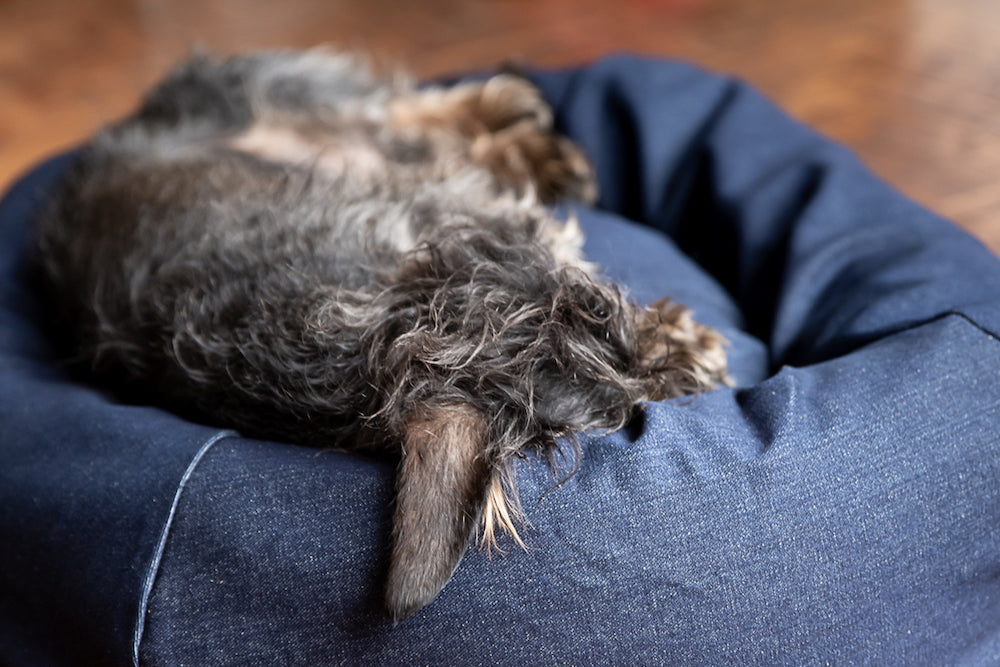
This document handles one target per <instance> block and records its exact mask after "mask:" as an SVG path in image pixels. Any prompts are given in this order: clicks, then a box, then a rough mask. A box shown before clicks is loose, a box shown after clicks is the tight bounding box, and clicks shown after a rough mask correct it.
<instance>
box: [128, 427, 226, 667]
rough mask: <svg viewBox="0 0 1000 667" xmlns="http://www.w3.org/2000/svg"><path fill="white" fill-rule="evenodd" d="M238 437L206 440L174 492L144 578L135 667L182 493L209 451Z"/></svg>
mask: <svg viewBox="0 0 1000 667" xmlns="http://www.w3.org/2000/svg"><path fill="white" fill-rule="evenodd" d="M238 435H239V434H237V433H236V432H235V431H220V432H219V433H216V434H215V435H213V436H212V437H211V438H209V439H208V440H206V441H205V442H204V444H202V446H201V448H200V449H199V450H198V452H197V453H196V454H195V455H194V458H192V459H191V462H190V463H189V464H188V467H187V469H186V470H185V471H184V474H183V475H182V476H181V479H180V482H178V483H177V490H176V491H175V492H174V499H173V502H172V503H171V504H170V512H169V513H168V514H167V519H166V521H164V523H163V528H162V529H161V531H160V539H159V541H158V542H157V543H156V550H155V551H154V552H153V558H152V560H150V562H149V568H148V569H147V570H146V576H145V577H144V578H143V582H142V594H141V596H140V598H139V608H138V610H137V613H136V621H135V632H134V633H133V636H132V664H133V665H134V667H139V644H140V642H141V641H142V634H143V631H144V630H145V628H146V611H147V607H148V605H149V596H150V594H151V593H152V591H153V584H154V583H155V581H156V575H157V574H158V573H159V570H160V561H161V560H162V558H163V551H164V549H165V548H166V545H167V537H168V535H169V533H170V527H171V525H172V524H173V520H174V515H175V514H176V513H177V506H178V504H179V503H180V499H181V493H183V491H184V487H185V486H187V483H188V480H189V479H190V478H191V475H192V474H193V473H194V470H195V468H197V467H198V464H199V463H200V462H201V460H202V458H203V457H204V456H205V454H207V453H208V450H209V449H211V448H212V446H213V445H215V443H217V442H219V441H220V440H224V439H225V438H231V437H235V436H238Z"/></svg>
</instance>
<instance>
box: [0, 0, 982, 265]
mask: <svg viewBox="0 0 1000 667" xmlns="http://www.w3.org/2000/svg"><path fill="white" fill-rule="evenodd" d="M324 43H326V44H332V45H334V46H339V47H344V48H353V49H362V50H366V51H368V52H369V53H371V54H373V55H374V56H375V58H376V60H377V61H378V62H381V63H404V64H405V65H406V66H407V67H408V68H409V69H410V70H411V71H413V72H414V73H416V74H418V75H420V76H433V75H439V74H444V73H448V72H456V71H462V70H467V69H483V68H489V67H491V66H494V65H496V64H498V63H501V62H503V61H507V60H517V61H521V62H525V63H531V64H535V65H540V66H560V65H569V64H575V63H581V62H586V61H590V60H593V59H595V58H598V57H600V56H601V55H604V54H607V53H611V52H621V51H630V52H638V53H645V54H653V55H663V56H670V57H676V58H682V59H685V60H690V61H695V62H697V63H700V64H702V65H704V66H706V67H708V68H711V69H714V70H718V71H722V72H726V73H730V74H734V75H737V76H739V77H741V78H743V79H745V80H748V81H750V82H752V83H753V84H755V85H757V86H758V87H759V88H761V89H762V90H763V91H764V92H766V93H767V94H768V95H770V96H771V97H772V98H774V99H775V100H777V101H778V103H779V104H781V105H782V106H784V107H785V108H786V109H787V110H788V111H789V112H791V113H792V114H793V115H794V116H797V117H798V118H799V119H801V120H803V121H805V122H806V123H808V124H810V125H812V126H813V127H816V128H818V129H819V130H821V131H822V132H824V133H826V134H828V135H830V136H832V137H834V138H836V139H838V140H840V141H841V142H843V143H846V144H848V145H849V146H851V147H852V148H853V149H854V150H855V151H856V152H857V153H859V154H860V155H861V157H862V158H863V159H864V160H865V161H866V162H867V163H868V164H869V165H870V166H871V167H872V168H873V169H874V170H875V171H876V172H878V173H879V174H880V175H882V176H883V177H884V178H885V179H887V180H888V181H889V182H891V183H893V184H894V185H896V186H897V187H898V188H900V189H901V190H903V191H904V192H905V193H907V194H908V195H909V196H911V197H912V198H914V199H916V200H917V201H919V202H921V203H923V204H925V205H927V206H929V207H930V208H932V209H935V210H936V211H938V212H939V213H942V214H944V215H945V216H947V217H949V218H951V219H952V220H954V221H956V222H958V223H959V224H960V225H962V226H963V227H965V228H966V229H968V230H969V231H971V232H972V233H973V234H975V235H977V236H979V237H980V238H981V239H982V240H983V241H985V242H986V243H987V244H988V245H989V246H990V247H991V248H992V249H993V251H994V252H996V253H1000V0H764V1H761V0H466V1H463V0H410V1H408V2H404V1H395V0H281V1H280V2H276V1H266V0H0V187H4V186H6V185H7V184H9V182H10V181H11V180H12V179H13V178H15V177H16V176H17V175H18V173H20V172H21V171H23V170H24V169H26V168H28V167H29V166H30V165H32V164H33V163H35V162H37V161H38V160H39V159H41V158H42V157H44V156H46V155H48V154H50V153H52V152H53V151H57V150H60V149H62V148H65V147H67V146H71V145H73V144H74V143H76V142H78V141H80V140H81V139H83V138H84V137H86V135H87V134H88V133H90V132H91V131H92V130H93V129H95V128H96V127H98V126H99V125H100V124H101V123H102V122H104V121H106V120H107V119H109V118H112V117H115V116H118V115H121V114H123V113H126V112H127V111H128V110H129V109H130V108H131V107H132V106H133V105H134V104H135V102H136V100H137V97H138V95H139V93H140V92H141V91H142V90H143V89H144V88H145V87H147V86H148V85H149V84H150V83H152V82H153V81H154V80H155V79H156V78H157V77H158V76H160V75H161V74H162V73H163V71H164V70H165V69H166V68H167V67H169V65H170V64H171V63H172V62H173V61H174V60H176V59H177V58H179V57H181V56H183V55H185V54H187V53H188V52H189V51H190V50H191V48H192V47H195V46H200V47H203V48H205V49H207V50H210V51H217V52H222V53H227V52H232V51H239V50H247V49H254V48H261V47H288V46H294V47H305V46H312V45H316V44H324Z"/></svg>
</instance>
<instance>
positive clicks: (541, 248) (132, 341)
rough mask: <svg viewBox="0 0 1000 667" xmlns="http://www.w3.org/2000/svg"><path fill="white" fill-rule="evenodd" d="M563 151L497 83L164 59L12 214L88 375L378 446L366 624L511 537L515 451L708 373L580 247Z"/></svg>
mask: <svg viewBox="0 0 1000 667" xmlns="http://www.w3.org/2000/svg"><path fill="white" fill-rule="evenodd" d="M595 196H596V188H595V184H594V179H593V174H592V170H591V167H590V165H589V164H588V162H587V160H586V159H585V157H584V155H583V154H582V152H581V151H580V150H579V149H578V148H577V147H576V146H575V145H574V144H573V143H571V142H570V141H569V140H568V139H566V138H565V137H562V136H560V135H559V134H557V133H556V132H554V130H553V128H552V113H551V111H550V109H549V108H548V107H547V106H546V105H545V103H544V101H543V100H542V99H541V97H540V95H539V93H538V91H537V90H536V89H535V88H534V87H533V86H531V85H530V84H529V83H528V82H527V81H525V80H524V79H522V78H519V77H517V76H514V75H508V74H500V75H497V76H494V77H493V78H490V79H487V80H485V81H478V82H473V83H461V84H457V85H454V86H449V87H424V88H421V87H417V86H415V85H413V83H412V82H411V81H409V80H408V79H405V78H403V77H399V76H395V77H381V76H376V75H373V74H372V73H371V72H370V71H369V68H368V67H366V66H365V65H364V64H363V63H362V62H361V61H359V59H357V58H355V57H353V56H349V55H338V54H332V53H327V52H322V51H310V52H305V53H261V54H251V55H245V56H238V57H232V58H226V59H216V58H211V57H206V56H197V57H194V58H193V59H191V60H189V61H187V62H185V63H183V64H181V65H180V66H178V67H177V68H176V69H175V70H174V71H173V72H172V73H170V74H169V75H168V76H167V77H166V79H165V80H163V81H162V82H161V83H160V84H159V85H157V86H156V87H154V88H153V89H152V90H151V91H150V92H149V93H148V94H147V95H146V97H145V98H144V100H143V102H142V104H141V105H140V107H139V109H138V110H137V111H136V112H135V113H133V114H132V115H131V116H129V117H127V118H125V119H124V120H122V121H120V122H118V123H117V124H114V125H111V126H109V127H108V128H106V129H104V130H102V131H101V132H99V133H98V134H97V135H96V136H95V137H94V138H93V139H92V141H91V142H90V143H89V144H88V145H87V146H86V147H85V148H84V149H83V150H82V152H81V154H80V156H79V159H78V160H77V162H76V164H75V166H74V167H73V168H72V169H71V171H70V173H69V174H68V175H67V177H66V178H65V179H64V181H63V182H62V184H61V186H60V187H59V189H58V191H57V192H56V193H55V196H54V198H53V200H52V202H51V205H50V206H48V208H47V210H46V212H45V214H44V215H43V217H42V220H41V221H40V225H41V226H40V237H39V239H40V241H39V247H40V257H41V260H42V267H43V269H44V274H45V276H46V281H47V286H48V288H49V289H50V291H51V295H50V296H51V299H52V308H53V311H54V312H55V313H58V316H59V318H60V320H61V323H62V327H63V330H64V331H68V332H69V334H70V335H69V337H70V338H71V339H72V340H73V343H74V346H75V348H76V349H75V351H74V355H73V358H74V359H75V360H76V361H77V362H79V363H80V364H82V365H83V366H84V367H85V368H86V370H87V372H88V373H90V374H91V376H92V377H93V378H94V379H95V380H100V381H102V382H104V383H107V384H108V385H109V386H112V387H115V388H117V389H119V390H124V391H127V392H129V394H130V395H132V396H140V397H142V400H148V401H150V402H154V403H156V404H158V405H162V406H165V407H167V408H170V409H173V410H176V411H178V412H181V413H182V414H185V415H191V416H194V417H196V418H199V419H202V420H207V421H210V422H211V423H214V424H218V425H223V426H230V427H233V428H237V429H239V430H241V431H242V432H243V433H244V434H246V435H249V436H256V437H263V438H271V439H279V440H284V441H290V442H295V443H302V444H308V445H314V446H319V447H335V448H340V449H345V450H351V451H358V452H368V453H385V452H392V453H395V454H396V455H398V456H399V461H400V462H399V468H398V478H397V497H396V504H395V510H394V525H393V532H392V540H393V546H392V556H391V561H390V568H389V574H388V580H387V586H386V604H387V609H388V611H389V613H390V614H391V615H392V616H393V617H394V618H396V619H399V618H402V617H404V616H406V615H408V614H411V613H412V612H414V611H416V610H417V609H419V608H421V607H422V606H423V605H425V604H427V603H428V602H430V601H431V600H432V599H433V598H434V596H436V595H437V593H438V592H439V591H440V590H441V588H442V587H443V586H444V585H445V583H446V582H447V581H448V579H449V578H450V576H451V574H452V572H453V571H454V569H455V567H456V566H457V565H458V562H459V560H460V559H461V557H462V555H463V553H464V552H465V549H466V546H467V544H468V542H469V540H470V538H471V537H472V536H473V534H474V533H479V532H480V531H481V535H480V538H481V540H482V541H483V542H484V543H485V544H487V545H489V544H495V540H496V537H497V533H498V531H506V532H508V533H510V535H511V536H512V537H513V539H514V540H516V541H517V542H519V543H520V541H521V538H520V537H519V536H518V533H517V525H518V523H519V521H520V504H519V502H518V499H517V492H516V489H515V488H514V485H513V481H512V479H511V465H512V460H513V459H514V458H515V457H520V456H523V452H524V451H525V450H527V449H529V448H534V449H539V450H542V451H543V452H545V453H548V454H552V453H553V452H555V451H557V450H556V447H557V446H556V440H557V439H558V438H562V437H567V436H569V437H571V436H572V435H573V434H575V433H579V432H581V431H584V430H588V429H617V428H619V427H621V426H622V425H623V424H625V423H626V422H627V421H628V420H629V418H630V417H631V416H632V415H633V414H634V413H635V411H636V410H637V409H639V407H640V406H641V404H642V403H643V402H644V401H655V400H660V399H665V398H670V397H676V396H681V395H685V394H690V393H694V392H698V391H702V390H706V389H709V388H712V387H713V386H715V385H717V384H718V383H724V382H727V381H728V377H727V375H726V361H725V353H724V347H723V345H724V341H723V339H722V338H721V336H719V334H718V333H716V332H715V331H713V330H711V329H709V328H707V327H705V326H702V325H699V324H698V323H696V322H694V321H693V320H692V319H691V317H690V313H689V311H688V310H687V309H686V308H684V307H683V306H680V305H677V304H673V303H671V302H670V301H669V300H666V299H664V300H663V301H660V302H658V303H656V304H654V305H653V306H652V307H640V306H637V305H635V304H634V303H632V302H630V301H629V300H628V299H627V297H626V296H625V295H623V293H622V291H621V290H620V289H619V288H617V287H616V286H614V285H611V284H609V283H608V282H606V281H605V280H603V279H602V278H601V276H600V275H599V273H598V272H597V270H596V268H595V267H594V266H592V265H590V264H588V263H587V262H586V261H585V260H584V259H583V257H582V255H581V245H582V242H583V238H582V235H581V232H580V230H579V227H578V226H577V224H576V223H575V221H574V220H572V219H570V220H569V221H564V220H560V219H557V218H556V217H554V216H553V214H552V213H551V212H550V211H549V210H548V209H547V208H546V207H545V204H547V203H551V202H555V201H557V200H562V199H567V198H569V199H577V200H582V201H584V202H588V201H593V200H594V198H595Z"/></svg>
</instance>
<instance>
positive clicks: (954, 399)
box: [0, 57, 1000, 665]
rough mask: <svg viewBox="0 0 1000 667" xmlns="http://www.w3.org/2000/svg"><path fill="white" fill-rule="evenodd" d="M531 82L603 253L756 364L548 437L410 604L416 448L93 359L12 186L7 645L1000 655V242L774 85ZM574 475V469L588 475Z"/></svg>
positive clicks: (638, 293)
mask: <svg viewBox="0 0 1000 667" xmlns="http://www.w3.org/2000/svg"><path fill="white" fill-rule="evenodd" d="M532 76H533V78H534V80H535V82H536V83H537V85H539V86H540V87H541V89H542V90H543V91H544V93H545V95H546V97H547V98H548V99H549V101H550V102H551V103H552V105H553V107H554V108H555V111H556V116H557V119H558V123H559V125H560V126H561V128H562V129H563V130H564V131H565V132H567V133H568V134H569V135H570V136H571V137H572V138H573V139H575V140H576V141H577V142H578V143H579V144H581V145H582V146H583V147H584V149H585V150H586V152H587V153H588V154H589V155H590V156H591V157H592V159H593V161H594V163H595V164H596V167H597V173H598V179H599V183H600V189H601V198H600V202H599V204H598V206H597V207H596V208H595V209H593V210H576V213H577V215H578V217H579V218H580V221H581V224H582V226H583V227H584V230H585V232H586V234H587V245H586V248H585V251H586V254H587V255H588V258H589V259H591V260H592V261H595V262H598V263H599V264H601V265H602V266H603V267H604V269H605V271H606V272H607V274H608V275H609V276H610V277H612V278H614V279H616V280H618V281H620V282H622V283H624V284H625V285H627V286H628V288H629V290H630V293H631V295H632V297H633V298H634V299H635V300H637V301H640V302H651V301H654V300H656V299H658V298H660V297H661V296H664V295H671V296H673V297H674V298H675V299H676V300H678V301H680V302H682V303H684V304H686V305H688V306H690V307H691V308H693V309H694V311H695V313H696V316H697V318H698V319H699V320H700V321H702V322H704V323H706V324H711V325H714V326H716V327H718V328H720V329H721V330H722V331H723V333H724V334H725V335H726V336H727V338H728V339H729V341H730V343H731V345H730V350H729V352H730V365H731V371H732V374H733V375H734V377H735V378H736V380H737V381H738V385H739V386H738V387H736V388H732V389H720V390H718V391H715V392H711V393H708V394H703V395H701V396H698V397H696V398H693V399H692V398H686V399H680V400H674V401H668V402H664V403H657V404H651V405H649V406H648V407H647V409H646V410H645V412H644V413H643V414H642V416H641V417H640V418H638V419H636V420H635V421H634V422H633V423H632V424H630V425H629V427H628V428H626V429H623V430H622V431H620V432H617V433H615V434H612V435H610V436H600V435H597V434H589V435H584V436H583V438H582V443H583V448H584V452H585V453H584V457H583V459H582V461H581V465H580V467H579V470H578V471H577V472H576V474H575V475H573V476H571V477H568V478H566V477H565V474H561V473H559V472H558V471H557V472H555V473H553V471H551V470H550V469H549V468H548V467H547V465H546V464H545V463H544V462H543V461H541V460H538V459H537V458H532V457H529V458H528V459H527V460H524V461H520V462H519V464H518V470H517V474H518V486H519V489H520V494H521V498H522V501H523V502H524V505H525V510H526V514H527V518H528V520H529V521H530V524H531V525H530V527H529V528H528V529H527V530H526V531H524V537H525V539H526V542H527V544H528V549H527V550H526V551H524V550H521V549H520V548H518V547H517V546H516V545H514V544H513V543H511V542H506V543H504V544H502V546H504V547H505V553H502V554H496V553H494V554H493V555H492V557H490V556H488V555H487V553H486V552H485V551H479V550H477V549H476V548H475V547H471V548H470V550H469V552H468V553H467V554H466V556H465V558H464V560H463V561H462V563H461V565H460V566H459V568H458V571H457V572H456V573H455V576H454V578H453V579H452V581H451V583H449V584H448V586H446V587H445V589H444V591H443V592H442V593H441V594H440V596H439V597H438V598H437V599H436V600H435V601H434V602H433V603H432V604H431V605H429V606H428V607H426V608H425V609H423V610H421V611H420V612H419V613H417V614H415V615H414V616H413V617H410V618H407V619H405V620H404V621H402V622H401V623H399V624H398V625H395V626H394V625H393V624H392V622H391V621H389V620H387V619H386V618H385V617H384V615H383V613H382V611H381V599H382V585H383V577H384V573H385V568H386V562H387V559H386V554H387V548H388V544H389V525H390V519H391V502H392V496H393V472H394V471H393V467H392V464H391V462H380V461H371V460H368V459H363V458H358V457H354V456H349V455H346V454H342V453H338V452H335V451H317V450H314V449H309V448H305V447H299V446H295V445H289V444H277V443H270V442H262V441H257V440H250V439H245V438H242V437H240V436H239V435H238V434H236V433H233V432H230V431H225V430H220V429H218V428H214V427H211V426H206V425H201V424H194V423H189V422H185V421H183V420H181V419H180V418H178V417H176V416H173V415H171V414H169V413H166V412H164V411H162V410H158V409H155V408H151V407H145V406H138V405H132V404H129V403H128V402H127V401H123V400H122V399H121V397H112V396H110V395H108V394H106V393H104V392H102V391H101V390H99V389H97V388H94V387H91V386H88V385H86V384H84V383H81V382H79V381H78V380H75V379H74V378H72V377H70V376H69V375H68V374H67V373H66V371H65V370H63V368H62V366H61V365H60V363H59V361H58V358H57V356H56V354H55V352H54V347H53V344H52V343H51V342H50V336H49V335H48V333H47V332H46V330H45V328H44V326H43V324H42V322H43V321H44V319H45V318H44V308H45V304H44V303H42V302H41V301H40V299H39V298H38V296H37V292H36V290H35V285H34V282H33V279H32V273H31V270H30V248H31V239H32V220H33V217H34V216H35V214H36V211H37V209H38V206H39V205H40V202H42V201H44V198H45V196H46V193H47V192H48V191H49V190H50V188H51V186H52V184H53V183H54V181H55V180H56V179H57V178H58V177H59V175H60V174H61V173H62V172H63V171H64V170H65V169H66V167H67V166H68V164H69V163H70V161H71V160H72V155H66V156H62V157H59V158H56V159H54V160H51V161H49V162H47V163H46V164H44V165H42V166H40V167H38V168H37V169H35V170H34V171H33V172H31V173H30V174H28V175H27V176H26V177H25V178H23V179H22V180H21V181H20V182H19V183H17V184H16V185H15V186H14V187H13V189H12V190H11V191H10V192H9V193H8V194H7V196H6V198H5V199H4V200H3V202H2V204H0V662H2V663H3V664H10V665H45V664H127V663H130V662H137V663H142V664H198V665H215V664H234V665H235V664H285V665H300V664H301V665H307V664H308V665H312V664H352V665H353V664H411V663H428V664H429V663H436V664H462V665H466V664H470V665H471V664H494V663H500V662H505V663H507V664H552V663H567V664H595V663H598V664H605V663H623V664H665V663H675V662H685V663H704V664H723V663H734V662H735V663H741V664H774V663H787V664H806V663H817V662H835V663H853V662H867V663H881V664H904V663H905V664H912V663H939V664H940V663H955V662H958V663H968V664H996V663H997V662H998V661H1000V343H998V341H997V335H998V334H1000V261H998V260H997V259H996V258H995V257H994V256H993V255H991V254H990V253H989V252H988V251H987V250H986V249H984V248H983V247H982V246H981V245H980V244H979V243H978V242H976V241H975V240H974V239H972V238H971V237H969V236H968V235H966V234H965V233H963V232H962V231H960V230H958V229H957V228H956V227H954V226H953V225H951V224H950V223H948V222H945V221H942V220H940V219H939V218H937V217H935V216H934V215H932V214H931V213H928V212H927V211H925V210H923V209H921V208H920V207H918V206H916V205H915V204H913V203H911V202H909V201H908V200H906V199H905V198H903V197H902V196H900V195H899V194H898V193H896V192H895V191H893V190H892V189H890V188H889V187H887V186H886V185H884V184H883V183H882V182H880V181H879V180H878V179H876V178H875V177H874V176H872V175H871V174H870V173H869V172H868V171H866V169H865V168H864V167H863V166H862V165H861V164H860V163H859V162H858V161H857V159H856V158H854V157H853V156H852V155H851V154H850V153H849V152H847V151H846V150H844V149H843V148H840V147H838V146H836V145H833V144H831V143H830V142H829V141H826V140H825V139H823V138H821V137H818V136H817V135H816V134H814V133H813V132H811V131H810V130H808V129H805V128H803V127H802V126H800V125H798V124H797V123H795V122H794V121H792V120H790V119H789V118H787V117H786V116H784V115H783V114H782V113H781V112H780V111H778V110H776V109H775V108H774V107H773V106H772V105H771V104H770V103H768V102H767V101H765V100H764V99H763V98H762V97H761V96H759V95H758V94H757V93H755V92H754V91H753V90H751V89H750V88H748V87H747V86H745V85H743V84H741V83H739V82H737V81H733V80H731V79H728V78H723V77H719V76H716V75H712V74H708V73H705V72H703V71H700V70H698V69H696V68H693V67H690V66H688V65H684V64H679V63H674V62H667V61H660V60H649V59H640V58H633V57H616V58H610V59H607V60H604V61H601V62H598V63H596V64H594V65H591V66H588V67H583V68H579V69H572V70H566V71H558V72H537V73H534V74H533V75H532ZM560 482H561V483H560Z"/></svg>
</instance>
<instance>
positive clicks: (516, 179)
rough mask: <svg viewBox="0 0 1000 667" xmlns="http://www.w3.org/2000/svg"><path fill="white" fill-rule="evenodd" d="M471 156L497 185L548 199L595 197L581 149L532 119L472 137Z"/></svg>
mask: <svg viewBox="0 0 1000 667" xmlns="http://www.w3.org/2000/svg"><path fill="white" fill-rule="evenodd" d="M471 154H472V159H473V160H474V161H475V162H476V163H478V164H480V165H481V166H483V167H485V168H486V169H487V170H488V171H489V172H490V173H491V174H493V176H494V178H496V180H497V183H498V184H499V186H500V187H501V189H506V190H513V191H514V192H516V193H518V194H525V193H527V192H534V194H535V195H536V196H537V197H538V199H539V200H541V201H542V202H545V203H551V202H554V201H557V200H559V199H576V200H579V201H583V202H587V203H592V202H593V201H594V200H596V199H597V184H596V182H595V180H594V172H593V170H592V169H591V166H590V163H589V162H588V161H587V158H586V157H585V156H584V154H583V152H582V151H581V150H580V149H579V148H577V146H576V145H575V144H574V143H573V142H572V141H570V140H569V139H567V138H566V137H563V136H561V135H558V134H556V133H555V132H552V131H551V130H547V129H543V128H541V127H540V126H538V125H537V124H535V123H534V122H531V121H520V122H518V123H515V124H514V125H511V126H510V127H507V128H505V129H503V130H500V131H498V132H495V133H492V134H482V135H479V136H478V137H476V139H475V140H474V141H473V143H472V147H471Z"/></svg>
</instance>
